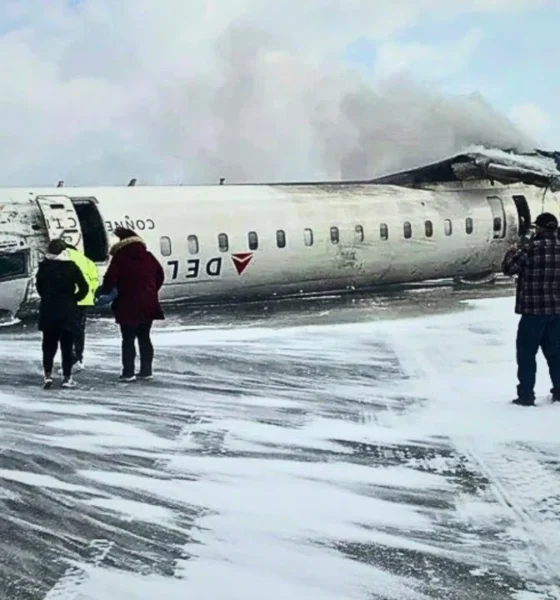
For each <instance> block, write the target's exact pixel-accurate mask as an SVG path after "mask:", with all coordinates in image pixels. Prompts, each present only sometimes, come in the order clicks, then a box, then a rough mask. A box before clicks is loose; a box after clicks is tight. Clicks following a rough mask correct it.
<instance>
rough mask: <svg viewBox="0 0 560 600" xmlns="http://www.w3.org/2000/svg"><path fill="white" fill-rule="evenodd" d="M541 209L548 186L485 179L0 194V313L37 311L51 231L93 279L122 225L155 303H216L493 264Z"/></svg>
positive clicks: (551, 197)
mask: <svg viewBox="0 0 560 600" xmlns="http://www.w3.org/2000/svg"><path fill="white" fill-rule="evenodd" d="M514 198H516V199H515V200H514ZM520 198H524V200H521V201H520V200H519V199H520ZM524 203H525V204H526V212H525V213H523V210H524V209H523V208H520V205H523V204H524ZM544 211H549V212H552V213H554V214H555V215H559V214H560V211H559V203H558V197H557V196H556V195H555V194H553V193H552V192H545V191H544V190H542V189H539V188H536V187H532V186H522V185H510V186H503V185H498V184H496V185H491V184H490V183H489V182H487V183H481V182H476V183H472V184H467V183H462V184H446V185H433V186H430V187H429V188H428V187H424V188H423V189H417V188H408V187H399V186H390V185H379V184H370V183H363V184H350V183H349V184H341V183H332V184H328V183H327V184H312V183H310V184H288V185H233V186H230V185H221V186H220V185H216V186H188V187H187V186H185V187H183V186H177V187H98V188H90V189H86V188H48V189H35V190H33V191H28V190H25V189H23V188H15V189H0V310H3V311H4V312H5V313H9V314H16V313H18V312H19V311H22V310H23V311H24V312H25V311H26V310H31V311H33V310H34V309H35V307H36V304H37V295H36V292H35V288H34V276H35V273H36V269H37V266H38V262H39V260H40V259H41V257H42V254H43V253H44V251H45V249H46V245H47V243H48V241H49V239H53V238H56V237H60V236H65V237H67V238H68V239H69V240H70V241H71V242H72V243H74V244H75V245H77V246H78V247H79V248H81V249H83V250H84V251H85V253H86V255H88V256H89V257H90V258H92V260H94V261H95V262H96V263H97V264H98V266H99V269H100V274H101V275H102V274H103V273H104V271H105V269H106V267H107V264H108V261H109V255H108V249H109V247H110V245H111V244H112V243H114V242H115V241H116V239H115V238H114V236H113V233H112V232H113V231H114V229H115V227H116V226H118V225H122V226H124V227H129V228H131V229H135V230H136V231H137V232H138V234H139V235H141V236H142V237H143V238H144V239H145V241H146V242H147V244H148V247H149V249H150V250H151V251H152V252H153V253H154V254H155V256H156V257H157V258H158V260H159V261H160V262H161V264H162V266H163V267H164V269H165V275H166V279H165V283H164V286H163V289H162V292H161V299H162V300H163V301H164V302H166V301H181V300H193V301H200V302H205V301H208V302H220V301H236V300H244V299H254V298H265V297H274V296H276V297H280V296H285V295H291V294H298V293H318V292H325V291H335V290H341V289H348V288H353V289H360V288H364V287H374V286H378V285H384V284H391V283H406V282H414V281H423V280H431V279H442V278H448V277H458V276H462V277H469V276H470V277H476V276H480V275H483V274H486V273H491V272H496V271H497V270H499V268H500V264H501V260H502V257H503V255H504V252H505V250H506V249H507V247H509V245H510V244H511V243H513V242H515V241H517V240H518V239H519V232H520V216H521V219H522V220H523V219H524V225H525V226H526V225H527V224H528V222H529V221H532V220H534V218H535V217H536V215H537V214H539V213H541V212H544ZM521 226H522V227H523V223H521ZM24 255H25V268H23V266H22V261H23V258H22V257H23V256H24Z"/></svg>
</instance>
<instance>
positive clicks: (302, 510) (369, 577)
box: [0, 298, 560, 600]
mask: <svg viewBox="0 0 560 600" xmlns="http://www.w3.org/2000/svg"><path fill="white" fill-rule="evenodd" d="M516 325H517V318H516V316H515V315H514V314H513V299H512V298H505V299H499V298H498V299H488V300H479V301H473V302H469V303H467V304H466V305H464V306H463V309H462V310H460V311H457V310H454V311H453V312H449V313H447V314H433V315H432V316H428V317H422V318H405V319H398V318H392V319H391V320H379V319H377V320H375V319H374V318H372V319H371V320H368V319H364V318H361V319H360V322H355V323H352V322H345V323H340V322H335V323H329V322H326V323H325V324H319V325H305V324H301V325H300V324H298V325H297V326H290V327H285V326H282V327H279V326H274V325H273V323H272V322H270V323H269V324H268V325H267V326H256V327H244V328H239V327H236V328H233V327H220V326H217V327H211V328H193V327H190V326H187V325H185V324H184V323H183V322H181V320H175V321H173V320H171V321H170V322H168V323H167V324H166V325H165V326H163V325H161V326H158V327H157V328H156V333H155V335H154V339H155V342H156V353H157V365H156V368H157V374H158V379H157V381H156V380H154V381H153V382H146V383H135V384H132V385H129V386H124V387H122V385H119V384H116V383H114V379H115V376H116V375H118V369H119V350H120V347H119V340H118V337H117V330H116V327H115V326H114V325H113V324H112V323H110V322H108V321H104V320H102V321H98V322H93V323H91V324H90V325H89V331H88V334H89V338H88V340H87V365H88V370H87V371H85V372H83V373H80V374H79V375H78V376H77V377H76V378H77V380H78V381H79V382H80V383H81V386H80V388H79V389H78V390H72V391H67V390H60V389H55V390H50V391H43V390H42V389H41V388H40V387H39V385H40V368H39V366H40V363H39V360H40V343H39V337H38V334H37V333H36V332H34V331H32V332H24V331H21V330H18V331H16V332H12V333H11V332H9V331H3V332H2V335H1V336H0V353H1V358H2V365H3V369H2V378H1V380H0V408H1V411H2V419H1V425H0V427H1V429H0V432H1V443H0V479H1V487H0V502H1V504H2V506H1V512H0V520H1V531H2V542H1V546H0V598H2V599H4V598H5V599H9V600H36V599H37V600H39V599H40V600H114V599H116V598H118V599H119V600H152V599H153V598H161V599H165V600H168V599H169V600H174V599H178V600H179V599H183V598H193V599H196V600H262V599H263V598H266V599H267V600H288V599H290V600H343V599H344V600H362V599H363V600H382V599H383V600H385V599H395V600H405V599H416V598H418V599H426V598H434V599H445V600H454V599H461V600H462V599H464V600H476V599H508V598H511V599H515V600H531V599H535V600H536V599H541V598H542V599H555V598H556V599H557V598H560V592H559V589H560V588H559V586H560V434H559V432H560V405H558V406H557V405H552V404H550V402H549V400H548V399H547V394H548V389H549V383H548V380H547V378H548V374H547V372H546V368H545V365H544V362H543V361H542V359H541V358H539V364H538V366H539V374H538V390H537V391H538V393H539V395H540V398H539V406H538V407H537V408H529V409H527V408H522V407H516V406H513V405H511V404H509V401H510V400H511V398H512V397H513V394H514V390H515V383H516V382H515V362H514V336H515V328H516Z"/></svg>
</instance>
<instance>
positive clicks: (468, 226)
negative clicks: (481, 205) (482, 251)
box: [465, 217, 473, 233]
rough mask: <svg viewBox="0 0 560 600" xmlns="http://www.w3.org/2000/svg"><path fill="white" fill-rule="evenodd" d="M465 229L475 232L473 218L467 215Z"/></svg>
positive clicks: (468, 231)
mask: <svg viewBox="0 0 560 600" xmlns="http://www.w3.org/2000/svg"><path fill="white" fill-rule="evenodd" d="M465 231H466V232H467V233H472V232H473V220H472V219H471V218H470V217H467V218H466V219H465Z"/></svg>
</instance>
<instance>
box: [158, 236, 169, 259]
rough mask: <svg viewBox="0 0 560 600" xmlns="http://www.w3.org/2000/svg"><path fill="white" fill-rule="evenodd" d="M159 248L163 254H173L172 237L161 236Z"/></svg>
mask: <svg viewBox="0 0 560 600" xmlns="http://www.w3.org/2000/svg"><path fill="white" fill-rule="evenodd" d="M159 249H160V252H161V255H162V256H171V238H168V237H167V236H163V237H161V238H160V239H159Z"/></svg>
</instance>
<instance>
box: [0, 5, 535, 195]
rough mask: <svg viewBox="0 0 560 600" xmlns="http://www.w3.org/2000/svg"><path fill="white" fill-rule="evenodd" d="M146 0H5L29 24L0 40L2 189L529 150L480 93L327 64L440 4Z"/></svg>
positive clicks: (277, 177)
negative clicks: (363, 38) (367, 28)
mask: <svg viewBox="0 0 560 600" xmlns="http://www.w3.org/2000/svg"><path fill="white" fill-rule="evenodd" d="M161 1H162V3H163V4H165V7H163V4H162V6H159V4H158V6H156V4H157V3H153V2H152V3H150V2H148V0H134V1H132V0H122V2H119V3H115V2H114V0H111V1H109V0H81V1H80V3H75V4H76V6H77V8H69V5H68V3H67V2H66V0H56V1H54V0H53V4H52V5H51V4H50V3H49V9H48V10H49V11H51V12H52V14H51V12H45V13H42V12H40V11H46V10H47V9H46V8H45V7H46V5H45V4H43V3H38V0H22V1H21V2H18V3H13V4H11V5H10V6H12V7H13V10H14V11H16V12H14V14H13V26H14V27H15V26H16V25H17V24H18V23H20V22H21V23H28V22H29V24H27V25H26V26H22V27H21V29H19V30H17V29H16V30H14V31H12V32H10V33H6V34H4V35H3V36H0V60H2V62H3V63H4V64H6V65H10V69H8V70H6V73H5V75H4V78H3V83H2V96H1V97H0V119H2V124H3V129H2V136H3V140H2V141H3V143H2V144H0V160H1V161H2V178H1V184H2V185H11V184H17V185H21V184H25V185H36V184H47V185H51V184H53V183H55V182H56V181H58V180H59V179H64V180H65V181H66V183H67V184H95V185H99V184H112V183H116V184H124V183H126V182H127V181H128V180H129V179H130V178H131V177H137V178H138V180H139V184H148V183H155V184H177V183H184V184H188V183H208V182H218V180H219V178H220V177H225V178H226V182H231V183H233V182H262V181H287V180H292V181H293V180H299V181H301V180H324V179H335V180H337V179H341V178H342V179H347V178H371V177H375V176H378V175H382V174H386V173H388V172H391V171H395V170H400V169H405V168H409V167H412V166H417V165H420V164H422V163H425V162H428V161H433V160H437V159H440V158H443V157H444V156H446V155H448V154H450V153H454V152H457V151H460V150H463V149H465V148H466V147H468V146H470V145H483V146H486V147H498V148H518V149H520V150H524V149H528V148H532V147H534V145H535V141H534V140H531V139H529V138H527V137H526V135H525V134H523V133H521V132H520V131H518V130H517V129H516V127H515V126H514V125H513V124H512V123H511V122H510V121H509V120H508V119H507V118H506V117H505V116H503V115H501V114H499V113H497V112H496V111H495V110H494V109H493V108H492V107H491V106H490V105H489V104H488V103H487V102H485V100H484V98H483V97H482V96H480V95H479V94H476V93H474V94H472V95H469V96H450V95H448V94H445V93H443V92H441V91H438V89H437V88H435V87H434V85H433V83H424V82H422V81H421V80H420V79H419V78H417V77H416V76H415V75H414V74H413V73H406V72H403V73H397V74H395V75H392V76H390V77H387V78H385V79H382V80H379V79H376V80H373V79H371V80H368V79H366V78H364V76H363V75H361V74H360V73H359V72H358V71H357V70H353V69H352V68H350V67H349V66H348V64H347V63H342V62H341V61H340V60H338V59H337V58H336V57H339V56H340V52H341V46H342V47H343V46H344V45H345V44H347V43H349V41H350V39H353V37H355V36H356V35H359V30H360V26H361V25H360V24H361V23H362V22H366V18H367V17H368V16H369V15H370V13H371V16H372V18H373V16H375V23H376V26H377V27H378V28H381V27H382V26H384V27H387V28H389V29H390V28H395V27H397V25H399V26H400V25H402V24H396V22H395V19H396V18H397V17H399V18H400V17H401V16H402V15H404V14H405V9H404V8H402V7H403V6H406V7H407V8H406V10H408V11H411V12H410V14H411V15H414V14H416V13H415V12H414V11H420V9H422V10H426V11H428V10H430V11H432V10H435V8H436V7H437V6H443V5H445V6H448V4H447V3H445V2H439V0H437V1H436V0H417V1H416V0H415V1H414V2H411V1H410V2H409V1H408V0H398V1H397V0H394V1H395V2H397V4H399V3H400V5H402V6H401V8H402V10H400V11H396V12H394V14H393V13H391V14H392V15H393V16H392V17H391V18H389V16H391V15H390V14H389V13H387V12H383V11H382V10H381V8H380V7H378V6H377V3H376V2H372V3H363V2H354V3H353V6H355V11H354V12H356V11H358V9H359V10H360V11H362V12H363V14H361V13H360V14H358V13H356V14H358V16H357V17H355V18H354V17H353V16H352V15H353V14H354V13H353V12H352V11H350V12H348V11H347V10H346V8H345V7H346V3H341V2H337V1H334V0H331V2H330V6H331V7H332V8H333V10H334V9H335V8H337V7H338V9H339V12H338V13H336V12H333V13H332V15H331V17H332V18H331V19H330V21H329V20H328V19H327V17H328V14H326V13H325V19H327V20H326V21H321V22H319V21H317V18H318V16H320V15H323V13H324V10H323V8H321V7H322V6H323V3H322V2H311V4H309V5H308V4H306V3H293V4H294V10H296V9H298V6H299V5H300V4H301V10H300V12H294V13H293V14H292V13H291V12H282V11H280V12H277V13H274V11H273V8H271V7H272V6H273V5H274V6H277V3H270V2H265V1H264V0H260V1H259V2H258V3H256V4H255V3H253V4H251V5H250V6H251V7H252V10H253V9H254V10H253V12H248V8H247V6H248V0H228V3H217V2H210V1H209V0H206V1H205V2H203V3H201V2H198V3H197V2H194V0H193V3H192V5H191V3H185V2H184V0H165V1H164V0H161ZM73 4H74V3H73ZM296 4H297V6H296ZM304 4H305V6H306V7H307V8H305V11H310V12H305V11H304V12H301V11H303V5H304ZM471 4H472V3H469V2H463V3H460V7H459V5H457V6H455V5H453V6H454V8H453V7H450V5H449V6H448V8H449V11H451V10H452V9H453V10H459V8H460V10H464V11H466V10H467V8H468V7H469V6H471ZM474 4H476V10H482V9H480V8H478V7H479V6H480V3H474ZM502 4H504V3H502ZM519 4H521V0H519ZM117 5H118V6H117ZM226 5H227V6H226ZM436 5H437V6H436ZM473 6H474V5H473ZM500 6H501V4H500ZM504 6H505V4H504ZM22 7H27V8H26V11H27V12H25V11H24V9H23V8H22ZM41 7H43V8H41ZM158 7H159V8H158ZM258 7H261V12H262V14H264V12H263V11H264V7H267V11H268V12H267V13H266V14H267V18H268V19H269V20H268V21H267V22H264V21H262V19H261V21H262V22H261V21H259V19H258V18H257V17H255V16H254V15H255V13H254V11H255V10H257V9H258ZM458 7H459V8H458ZM164 8H165V10H164ZM471 8H472V7H471ZM55 9H56V10H55ZM338 9H337V10H338ZM395 10H396V9H395ZM472 10H474V8H472ZM488 10H490V9H488ZM496 10H498V8H496ZM500 10H505V8H504V9H502V8H500ZM181 11H183V12H181ZM188 11H191V12H190V13H189V12H188ZM228 11H229V12H228ZM243 11H245V13H246V14H250V15H251V19H250V20H248V19H245V21H240V20H239V15H240V14H244V12H243ZM312 11H315V12H312ZM364 11H365V12H364ZM258 14H260V13H258ZM329 14H331V13H329ZM407 14H408V13H407ZM294 15H295V16H294ZM298 15H299V16H298ZM337 15H338V16H337ZM39 16H40V17H41V18H39ZM257 16H258V15H257ZM335 17H336V18H335ZM343 17H344V18H348V19H349V18H350V17H352V18H353V19H354V21H353V22H352V23H353V24H347V29H348V31H350V29H352V32H351V33H349V34H348V35H346V33H345V32H346V31H347V29H345V27H346V26H345V24H344V23H339V22H338V21H337V20H338V19H339V18H340V19H341V18H343ZM358 17H359V18H358ZM263 18H264V17H263ZM298 18H300V19H301V24H300V23H298V21H297V19H298ZM383 18H385V21H383ZM411 18H412V17H411ZM33 19H35V20H36V21H37V22H34V21H33ZM197 19H198V20H197ZM274 19H287V21H286V22H282V23H280V24H278V25H277V26H276V25H275V23H273V22H272V21H273V20H274ZM325 23H327V24H326V25H325ZM383 24H384V25H383ZM188 25H191V26H190V28H188ZM300 25H301V26H300ZM329 27H330V29H329ZM325 28H326V29H325ZM271 32H273V33H271ZM329 32H330V34H329ZM313 35H314V36H315V37H314V38H313V39H309V41H308V37H309V36H313ZM329 35H330V38H327V37H325V36H329ZM321 36H323V37H321ZM336 36H338V37H336ZM344 36H346V37H344ZM333 37H336V44H334V43H331V44H330V45H329V42H330V41H331V38H333ZM339 38H340V40H339ZM294 40H295V42H294ZM298 42H299V43H300V45H298ZM337 44H338V45H337ZM334 46H336V47H334ZM317 48H319V49H320V50H316V49H317ZM537 142H538V141H537Z"/></svg>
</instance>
